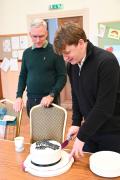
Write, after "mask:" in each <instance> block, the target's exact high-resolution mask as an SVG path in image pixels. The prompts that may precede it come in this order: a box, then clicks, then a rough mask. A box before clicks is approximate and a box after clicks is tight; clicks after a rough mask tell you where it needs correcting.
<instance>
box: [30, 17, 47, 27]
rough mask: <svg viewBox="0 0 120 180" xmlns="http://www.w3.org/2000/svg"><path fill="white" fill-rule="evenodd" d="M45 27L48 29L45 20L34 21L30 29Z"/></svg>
mask: <svg viewBox="0 0 120 180" xmlns="http://www.w3.org/2000/svg"><path fill="white" fill-rule="evenodd" d="M40 26H44V27H45V28H46V29H47V22H46V21H45V20H43V19H34V20H33V21H32V22H31V25H30V28H32V27H40Z"/></svg>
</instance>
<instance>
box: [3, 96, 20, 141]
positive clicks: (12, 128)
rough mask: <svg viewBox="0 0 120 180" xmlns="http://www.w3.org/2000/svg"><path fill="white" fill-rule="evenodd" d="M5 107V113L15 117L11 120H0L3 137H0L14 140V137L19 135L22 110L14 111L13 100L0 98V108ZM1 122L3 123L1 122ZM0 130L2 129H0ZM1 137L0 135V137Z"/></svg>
mask: <svg viewBox="0 0 120 180" xmlns="http://www.w3.org/2000/svg"><path fill="white" fill-rule="evenodd" d="M1 107H3V108H6V109H7V112H6V115H10V116H14V117H15V119H14V120H13V121H9V120H8V121H6V122H2V121H0V126H1V128H4V129H3V131H4V132H3V133H4V134H3V137H2V139H8V140H14V137H16V136H19V134H20V125H21V118H22V110H21V111H20V112H15V111H14V110H13V102H12V101H11V100H9V99H2V100H0V108H1ZM2 123H3V124H2ZM0 131H2V130H0ZM0 138H1V137H0Z"/></svg>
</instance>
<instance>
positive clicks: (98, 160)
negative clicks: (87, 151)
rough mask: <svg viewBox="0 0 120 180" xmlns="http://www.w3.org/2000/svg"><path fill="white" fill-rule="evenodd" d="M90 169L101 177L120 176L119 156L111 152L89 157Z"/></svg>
mask: <svg viewBox="0 0 120 180" xmlns="http://www.w3.org/2000/svg"><path fill="white" fill-rule="evenodd" d="M89 163H90V169H91V171H92V172H93V173H95V174H97V175H99V176H102V177H111V178H112V177H118V176H120V154H119V153H117V152H113V151H99V152H96V153H94V154H92V155H91V156H90V159H89Z"/></svg>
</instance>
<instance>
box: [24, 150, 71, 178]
mask: <svg viewBox="0 0 120 180" xmlns="http://www.w3.org/2000/svg"><path fill="white" fill-rule="evenodd" d="M73 162H74V159H73V158H71V159H69V153H67V152H65V151H62V156H61V160H60V162H59V163H57V164H56V165H53V166H49V167H38V166H35V165H33V164H32V163H31V155H28V157H27V158H26V160H25V161H24V167H25V171H26V172H29V173H30V174H32V175H34V176H40V177H52V176H58V175H60V174H63V173H65V172H66V171H68V170H69V169H70V167H71V166H72V164H73Z"/></svg>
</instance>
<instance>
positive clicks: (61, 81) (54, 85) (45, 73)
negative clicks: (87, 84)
mask: <svg viewBox="0 0 120 180" xmlns="http://www.w3.org/2000/svg"><path fill="white" fill-rule="evenodd" d="M65 83H66V67H65V63H64V60H63V58H62V56H58V55H56V54H55V53H54V51H53V47H52V45H51V44H50V43H48V45H47V47H46V48H36V49H32V48H31V47H30V48H28V49H26V50H25V51H24V53H23V59H22V66H21V71H20V75H19V82H18V90H17V97H22V95H23V92H24V90H25V88H27V96H28V97H39V96H41V97H42V96H45V95H48V94H49V93H51V92H53V93H54V94H55V96H57V95H58V94H59V93H60V91H61V90H62V88H63V87H64V85H65Z"/></svg>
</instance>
